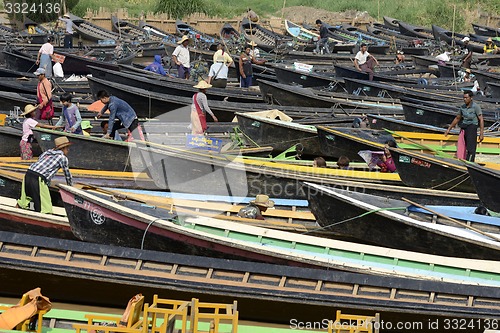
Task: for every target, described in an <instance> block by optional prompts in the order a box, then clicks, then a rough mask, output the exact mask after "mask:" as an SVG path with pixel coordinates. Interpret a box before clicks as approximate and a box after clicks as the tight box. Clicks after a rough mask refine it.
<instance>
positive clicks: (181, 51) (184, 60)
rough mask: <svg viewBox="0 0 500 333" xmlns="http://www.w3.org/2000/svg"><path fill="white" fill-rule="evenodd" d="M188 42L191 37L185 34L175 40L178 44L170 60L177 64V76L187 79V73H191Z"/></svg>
mask: <svg viewBox="0 0 500 333" xmlns="http://www.w3.org/2000/svg"><path fill="white" fill-rule="evenodd" d="M189 43H191V39H190V38H189V37H188V36H186V35H184V36H182V38H181V40H180V41H178V42H177V44H179V45H178V46H177V47H176V48H175V50H174V52H173V53H172V60H173V61H174V63H175V64H176V65H177V74H178V77H179V78H181V79H186V80H189V75H190V73H191V63H190V62H191V59H190V55H189V49H188V45H189Z"/></svg>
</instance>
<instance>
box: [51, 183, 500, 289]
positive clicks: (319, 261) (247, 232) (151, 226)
mask: <svg viewBox="0 0 500 333" xmlns="http://www.w3.org/2000/svg"><path fill="white" fill-rule="evenodd" d="M60 191H61V196H62V198H63V200H64V202H65V207H66V208H67V212H68V213H69V216H68V218H69V221H70V224H71V227H72V230H73V232H74V233H75V235H77V236H79V237H84V238H87V239H89V238H94V239H96V240H97V241H99V242H101V243H105V244H109V243H110V242H111V243H114V244H116V243H122V244H127V245H132V246H137V247H172V248H173V249H174V250H175V251H176V252H188V253H200V250H201V249H203V250H201V251H202V252H201V253H202V254H203V255H205V256H209V255H211V254H214V255H217V256H221V255H222V256H224V257H227V258H230V257H234V256H236V257H243V258H244V259H245V260H252V261H264V262H272V263H284V264H287V265H289V266H302V267H312V268H314V267H315V268H323V269H326V268H328V269H333V270H343V271H348V272H368V271H370V274H371V275H379V276H380V275H382V276H384V275H385V276H387V275H392V274H398V275H399V276H403V277H408V278H419V279H421V280H428V281H435V280H439V281H448V282H457V283H462V284H475V285H498V284H500V274H499V272H500V271H499V269H498V268H497V267H492V266H494V265H493V263H494V262H492V261H483V260H471V259H464V258H450V257H440V256H433V255H426V254H421V253H416V252H406V251H401V250H393V249H387V248H379V247H374V246H368V245H362V244H353V243H349V242H343V241H337V240H331V239H324V238H317V237H313V236H307V235H297V234H292V233H288V232H285V231H279V230H270V229H266V228H260V227H255V226H243V225H242V224H240V223H233V222H229V221H220V220H217V219H211V218H204V217H185V218H182V219H181V220H179V221H178V223H179V224H177V223H175V221H171V220H169V218H171V217H172V215H171V214H169V212H168V210H167V211H163V212H162V210H160V209H158V210H155V209H154V208H153V207H145V206H143V205H140V204H138V203H134V202H130V201H121V202H114V201H113V200H109V199H107V198H106V196H103V195H100V194H94V193H89V192H88V191H82V190H79V189H76V188H73V187H70V186H66V185H60ZM96 222H97V223H96ZM152 222H154V223H152ZM116 228H118V230H121V231H122V232H117V229H116ZM146 228H148V229H146ZM125 230H126V231H125ZM79 231H83V232H82V233H80V232H79ZM124 231H125V232H124ZM144 231H147V234H146V235H144ZM155 240H156V241H155ZM177 242H179V246H177V247H174V246H173V245H174V244H175V243H177ZM292 243H293V245H292ZM207 247H208V249H207ZM325 248H328V249H335V250H334V251H330V250H328V251H325V250H324V249H325ZM318 251H320V252H318ZM319 253H321V255H318V254H319ZM347 253H349V255H346V254H347ZM359 253H362V256H359V255H357V254H359ZM367 254H368V255H367ZM354 258H355V259H354ZM361 258H362V259H361ZM382 258H385V260H386V261H385V262H384V264H381V259H382ZM396 258H397V259H396ZM395 259H396V260H395ZM387 260H390V261H387ZM409 262H411V263H412V265H411V266H409ZM417 263H419V268H418V269H415V267H416V266H415V265H416V264H417ZM436 265H437V266H441V265H445V266H447V267H448V269H447V270H446V273H442V272H440V271H438V270H436V269H435V266H436ZM408 267H413V268H412V269H408ZM464 271H467V272H469V271H470V274H468V276H464ZM479 273H481V275H480V274H479Z"/></svg>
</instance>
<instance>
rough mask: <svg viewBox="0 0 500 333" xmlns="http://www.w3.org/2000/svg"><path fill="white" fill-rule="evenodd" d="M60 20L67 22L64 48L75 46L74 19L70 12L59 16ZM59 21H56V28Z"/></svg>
mask: <svg viewBox="0 0 500 333" xmlns="http://www.w3.org/2000/svg"><path fill="white" fill-rule="evenodd" d="M59 21H62V22H64V23H66V32H65V34H64V48H65V49H72V48H73V21H72V20H71V18H70V16H69V14H64V15H63V17H59ZM58 25H59V22H57V23H56V29H57V26H58Z"/></svg>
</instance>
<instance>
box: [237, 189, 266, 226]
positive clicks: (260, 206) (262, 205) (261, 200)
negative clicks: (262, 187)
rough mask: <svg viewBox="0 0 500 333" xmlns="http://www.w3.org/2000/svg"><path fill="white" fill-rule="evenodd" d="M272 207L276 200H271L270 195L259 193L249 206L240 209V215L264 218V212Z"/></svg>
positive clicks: (250, 217)
mask: <svg viewBox="0 0 500 333" xmlns="http://www.w3.org/2000/svg"><path fill="white" fill-rule="evenodd" d="M272 207H274V201H272V200H269V196H267V195H265V194H257V196H256V197H255V200H252V201H250V204H249V205H248V206H246V207H243V208H241V209H240V211H239V212H238V216H239V217H244V218H247V219H256V220H264V217H263V216H262V213H263V212H265V211H266V210H267V209H268V208H272Z"/></svg>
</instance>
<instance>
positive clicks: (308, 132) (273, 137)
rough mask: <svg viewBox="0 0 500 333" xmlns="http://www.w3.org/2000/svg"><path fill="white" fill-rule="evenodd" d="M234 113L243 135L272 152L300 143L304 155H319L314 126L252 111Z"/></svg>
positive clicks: (282, 150) (278, 151)
mask: <svg viewBox="0 0 500 333" xmlns="http://www.w3.org/2000/svg"><path fill="white" fill-rule="evenodd" d="M235 115H236V116H237V118H238V126H239V128H240V129H241V130H242V131H243V133H244V134H245V136H246V137H248V138H250V140H251V141H253V142H255V143H256V144H258V145H259V146H271V147H273V153H281V152H284V151H285V150H287V149H289V148H290V147H292V146H294V145H300V147H301V150H302V154H303V155H305V156H314V157H316V156H320V155H321V150H320V149H319V141H318V135H317V131H316V128H315V127H314V126H308V125H300V124H297V123H293V122H285V121H282V120H280V119H269V118H266V117H261V116H256V115H253V114H252V113H243V112H237V113H235Z"/></svg>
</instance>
